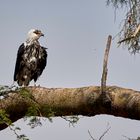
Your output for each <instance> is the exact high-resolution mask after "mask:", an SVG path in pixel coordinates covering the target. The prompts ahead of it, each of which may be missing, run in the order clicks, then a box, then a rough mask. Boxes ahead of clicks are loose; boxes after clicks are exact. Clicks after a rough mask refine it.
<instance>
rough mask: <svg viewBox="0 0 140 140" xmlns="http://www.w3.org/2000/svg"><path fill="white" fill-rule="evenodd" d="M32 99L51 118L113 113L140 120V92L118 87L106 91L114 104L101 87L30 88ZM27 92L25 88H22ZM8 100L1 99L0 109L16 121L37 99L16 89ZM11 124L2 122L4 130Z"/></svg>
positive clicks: (34, 99) (42, 112) (0, 125)
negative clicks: (106, 101) (102, 97)
mask: <svg viewBox="0 0 140 140" xmlns="http://www.w3.org/2000/svg"><path fill="white" fill-rule="evenodd" d="M24 90H26V91H28V92H29V93H28V94H29V95H30V98H32V99H33V101H34V102H36V103H37V106H38V108H39V110H40V111H38V112H37V113H38V114H36V115H38V116H40V114H41V116H43V117H48V114H49V116H50V114H51V115H52V116H69V115H84V116H94V115H97V114H111V115H114V116H120V117H126V118H131V119H136V120H140V92H138V91H134V90H131V89H125V88H120V87H116V86H107V87H106V93H107V94H108V96H109V97H110V99H111V106H110V107H109V108H108V107H107V106H104V104H103V103H102V100H100V98H99V95H100V90H101V89H100V87H98V86H90V87H81V88H43V87H27V88H25V89H24ZM22 92H23V91H22ZM8 95H9V96H8V97H7V98H5V99H1V100H0V110H5V112H6V113H7V114H9V118H10V119H11V121H12V122H15V121H16V120H18V119H20V118H23V117H24V116H25V115H26V113H27V111H28V109H29V107H31V106H32V105H33V104H34V102H33V101H32V100H30V98H29V97H25V96H23V93H22V94H21V91H18V92H17V91H15V92H14V91H13V92H11V93H9V94H8ZM6 126H7V125H5V124H0V130H2V129H4V128H6Z"/></svg>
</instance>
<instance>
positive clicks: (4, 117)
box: [0, 109, 12, 125]
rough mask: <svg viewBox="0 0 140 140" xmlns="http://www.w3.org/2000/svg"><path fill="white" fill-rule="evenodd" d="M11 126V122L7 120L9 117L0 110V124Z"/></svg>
mask: <svg viewBox="0 0 140 140" xmlns="http://www.w3.org/2000/svg"><path fill="white" fill-rule="evenodd" d="M4 123H5V124H7V125H11V124H12V121H11V120H10V119H9V115H8V114H7V113H6V112H5V111H4V110H2V109H0V124H4Z"/></svg>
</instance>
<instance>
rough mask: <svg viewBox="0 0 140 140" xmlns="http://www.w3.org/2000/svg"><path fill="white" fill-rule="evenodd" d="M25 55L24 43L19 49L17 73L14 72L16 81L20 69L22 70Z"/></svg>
mask: <svg viewBox="0 0 140 140" xmlns="http://www.w3.org/2000/svg"><path fill="white" fill-rule="evenodd" d="M23 54H24V43H22V44H21V45H20V47H19V49H18V53H17V59H16V65H15V72H14V81H17V75H18V73H19V71H20V68H21V62H22V60H23V58H22V56H23Z"/></svg>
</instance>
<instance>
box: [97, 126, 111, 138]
mask: <svg viewBox="0 0 140 140" xmlns="http://www.w3.org/2000/svg"><path fill="white" fill-rule="evenodd" d="M110 128H111V127H109V128H108V129H107V130H106V131H105V132H104V133H103V134H102V135H101V136H100V138H99V140H102V138H103V137H104V136H105V134H107V132H108V131H109V130H110Z"/></svg>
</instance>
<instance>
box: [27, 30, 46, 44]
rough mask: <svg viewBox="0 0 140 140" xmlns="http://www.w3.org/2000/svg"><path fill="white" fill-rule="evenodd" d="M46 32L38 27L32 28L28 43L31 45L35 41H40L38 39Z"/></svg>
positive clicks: (28, 35)
mask: <svg viewBox="0 0 140 140" xmlns="http://www.w3.org/2000/svg"><path fill="white" fill-rule="evenodd" d="M41 36H44V34H43V33H42V32H41V31H40V30H38V29H31V30H30V31H29V32H28V34H27V39H26V44H27V45H29V44H30V45H31V44H32V43H33V42H38V39H39V38H40V37H41Z"/></svg>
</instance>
